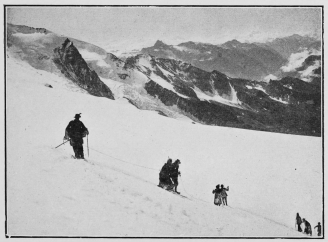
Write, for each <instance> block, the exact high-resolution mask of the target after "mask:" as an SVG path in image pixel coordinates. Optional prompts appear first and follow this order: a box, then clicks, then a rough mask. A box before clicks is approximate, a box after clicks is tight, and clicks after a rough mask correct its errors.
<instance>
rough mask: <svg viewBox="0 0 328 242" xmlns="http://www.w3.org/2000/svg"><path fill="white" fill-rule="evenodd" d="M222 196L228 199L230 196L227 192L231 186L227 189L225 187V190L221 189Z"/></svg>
mask: <svg viewBox="0 0 328 242" xmlns="http://www.w3.org/2000/svg"><path fill="white" fill-rule="evenodd" d="M221 190H222V191H221V195H222V197H227V196H228V194H227V192H226V191H229V186H228V187H227V188H225V187H223V188H221Z"/></svg>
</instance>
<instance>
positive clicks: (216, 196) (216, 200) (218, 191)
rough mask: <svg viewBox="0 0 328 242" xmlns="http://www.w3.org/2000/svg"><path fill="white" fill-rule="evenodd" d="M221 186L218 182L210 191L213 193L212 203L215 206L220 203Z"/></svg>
mask: <svg viewBox="0 0 328 242" xmlns="http://www.w3.org/2000/svg"><path fill="white" fill-rule="evenodd" d="M221 192H222V190H221V187H220V184H218V185H217V186H216V188H215V189H214V190H213V191H212V193H214V204H215V205H216V206H220V205H221V203H222V195H221Z"/></svg>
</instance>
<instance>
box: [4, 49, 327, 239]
mask: <svg viewBox="0 0 328 242" xmlns="http://www.w3.org/2000/svg"><path fill="white" fill-rule="evenodd" d="M6 61H7V80H6V83H7V85H6V87H7V90H6V92H7V93H6V94H7V95H6V96H7V109H6V110H7V113H6V114H7V115H6V117H7V120H6V121H7V122H6V123H7V127H6V131H7V132H6V133H7V162H6V165H7V167H6V168H7V170H6V172H7V174H6V175H7V176H6V177H7V190H6V191H7V202H8V207H7V226H8V227H7V228H8V235H16V236H17V235H23V236H29V235H32V236H105V237H115V236H119V237H126V236H128V237H132V236H141V237H158V236H164V237H171V236H173V237H190V236H191V237H194V236H195V237H207V236H210V237H306V236H305V235H304V234H302V233H298V232H296V230H295V228H294V219H295V214H296V212H299V213H300V215H301V216H302V217H305V218H306V219H307V220H308V221H310V223H311V224H312V225H314V224H316V223H317V222H318V221H321V219H322V173H321V169H322V163H321V157H322V156H321V138H316V137H302V136H292V135H284V134H274V133H264V132H254V131H247V130H241V129H230V128H223V127H213V126H204V125H197V124H196V125H195V124H191V123H190V122H189V121H176V120H173V119H168V118H165V117H163V116H160V115H157V114H156V113H154V112H149V111H143V110H139V109H136V108H135V107H133V106H131V105H130V104H129V103H128V102H127V101H124V99H120V100H115V101H110V100H108V99H107V98H98V97H95V96H91V95H88V94H87V93H86V92H85V91H82V92H79V90H81V89H78V88H77V87H76V86H74V85H71V83H72V82H71V80H69V79H66V78H60V77H58V76H57V75H55V74H54V73H49V72H47V71H43V70H36V69H34V68H32V67H31V66H30V65H28V64H27V63H26V62H22V61H21V60H17V59H16V58H13V56H11V55H10V53H8V57H7V59H6ZM17 70H19V71H17ZM46 84H49V85H51V86H52V87H53V88H49V87H48V86H46ZM22 103H24V105H22ZM79 112H81V113H82V119H81V120H82V121H83V122H84V124H85V125H86V127H88V129H89V131H90V135H89V137H88V142H86V140H85V143H84V150H85V154H86V156H87V154H88V152H87V150H88V149H87V147H89V154H90V155H89V157H88V156H87V157H88V160H89V161H88V162H85V161H83V160H75V159H71V158H70V157H71V154H72V153H73V151H72V147H70V146H69V145H68V144H66V145H63V146H61V147H59V148H57V149H54V147H56V146H57V145H59V144H60V143H61V142H62V138H63V136H64V129H65V127H66V125H67V123H68V122H69V121H70V120H71V119H73V117H74V114H75V113H79ZM87 143H88V146H87ZM167 156H170V157H172V158H173V159H176V158H179V159H180V160H181V161H182V164H181V166H180V170H181V173H182V176H181V177H180V185H179V187H178V190H180V191H181V192H182V193H183V194H184V195H186V196H187V197H189V198H190V199H191V200H189V199H183V198H180V197H178V196H175V195H173V194H171V193H168V192H166V191H164V190H162V189H160V188H158V187H157V186H156V185H157V182H158V173H159V169H160V168H161V166H162V165H163V164H164V162H165V161H166V159H167ZM217 183H221V184H222V183H223V184H225V185H230V191H229V192H228V194H229V197H228V203H229V205H230V206H229V207H217V206H214V205H213V194H212V190H213V189H214V187H215V185H216V184H217ZM304 191H307V193H306V196H305V195H304ZM272 211H275V212H274V213H273V212H272Z"/></svg>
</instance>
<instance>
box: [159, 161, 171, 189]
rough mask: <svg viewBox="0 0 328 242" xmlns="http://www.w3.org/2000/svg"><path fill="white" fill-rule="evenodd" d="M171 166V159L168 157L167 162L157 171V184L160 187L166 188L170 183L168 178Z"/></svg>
mask: <svg viewBox="0 0 328 242" xmlns="http://www.w3.org/2000/svg"><path fill="white" fill-rule="evenodd" d="M171 166H172V159H168V160H167V162H166V163H165V164H164V165H163V167H162V169H161V171H160V173H159V185H158V186H160V187H162V188H166V187H169V186H171V185H172V181H171V179H170V170H171Z"/></svg>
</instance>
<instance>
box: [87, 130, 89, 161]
mask: <svg viewBox="0 0 328 242" xmlns="http://www.w3.org/2000/svg"><path fill="white" fill-rule="evenodd" d="M88 137H89V135H87V147H88V157H89V139H88Z"/></svg>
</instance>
